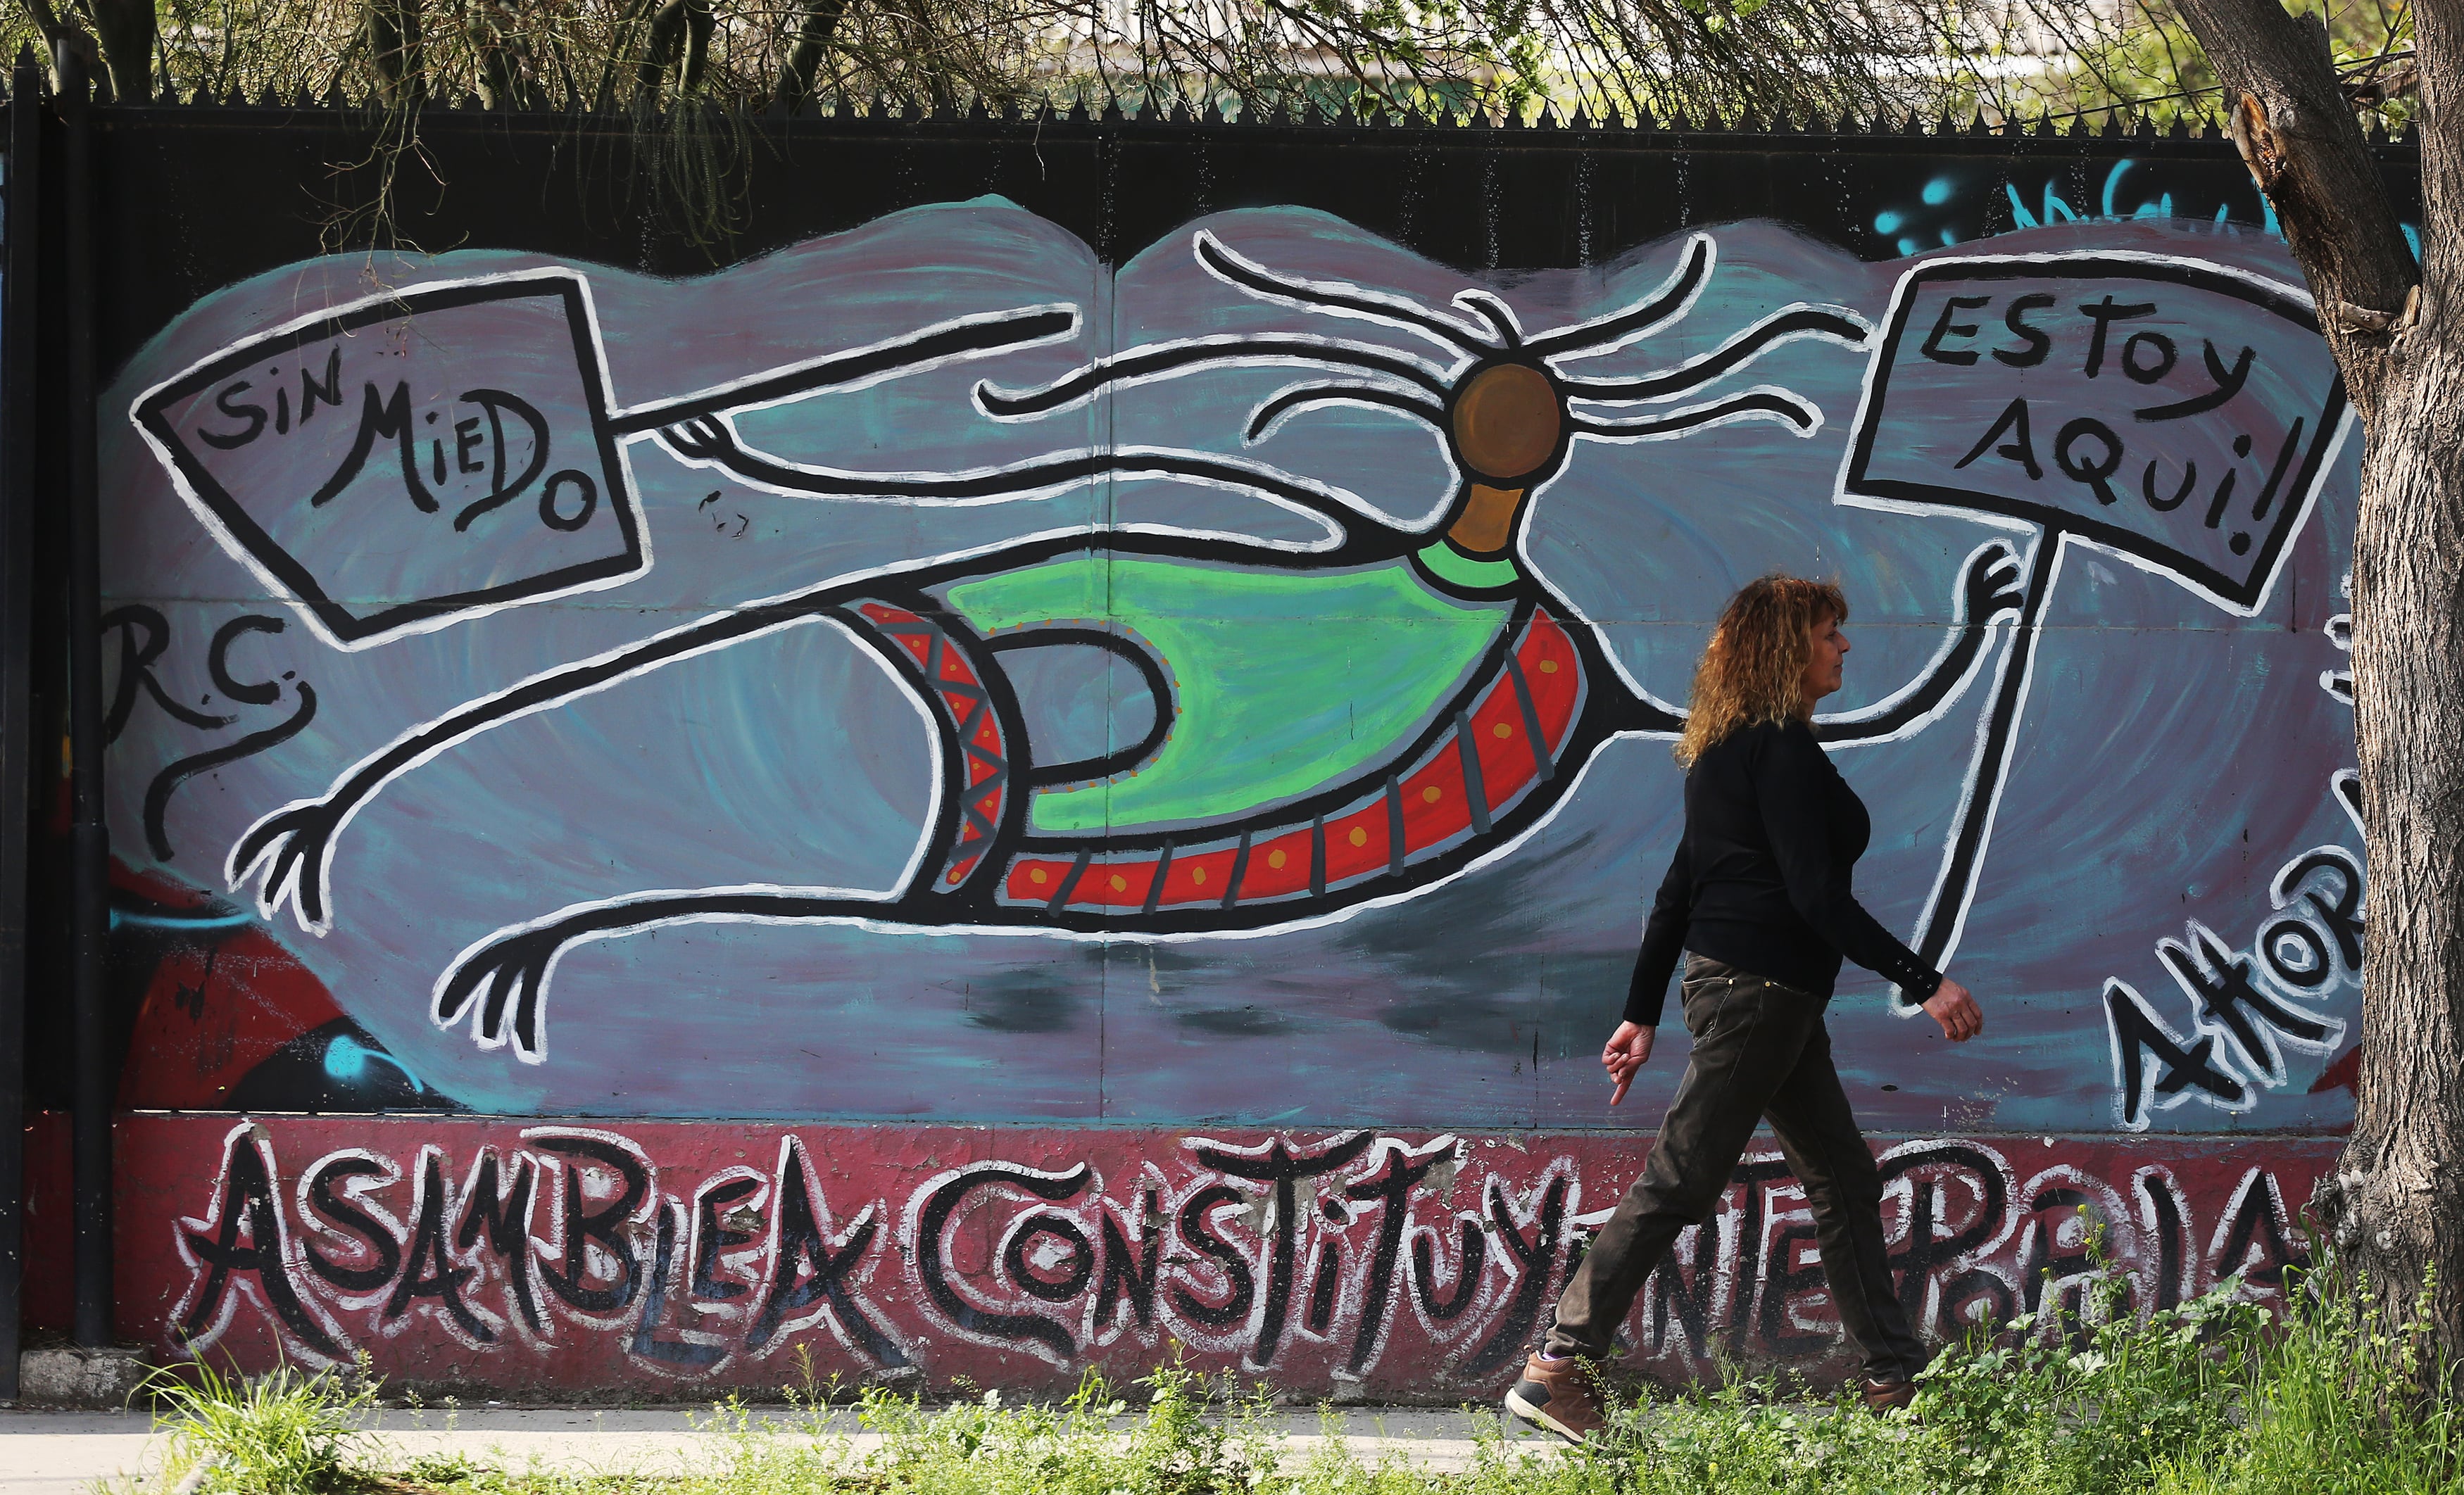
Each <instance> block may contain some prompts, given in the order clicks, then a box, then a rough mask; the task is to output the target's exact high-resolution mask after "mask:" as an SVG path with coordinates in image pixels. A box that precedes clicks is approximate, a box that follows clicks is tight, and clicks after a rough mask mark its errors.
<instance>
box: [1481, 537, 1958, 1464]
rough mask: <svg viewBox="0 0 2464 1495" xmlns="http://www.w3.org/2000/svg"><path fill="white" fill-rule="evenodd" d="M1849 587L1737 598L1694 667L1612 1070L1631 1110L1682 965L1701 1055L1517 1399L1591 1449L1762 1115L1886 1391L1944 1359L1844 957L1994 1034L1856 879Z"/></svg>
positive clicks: (1868, 1371) (1780, 589)
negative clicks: (1861, 1101) (1846, 704)
mask: <svg viewBox="0 0 2464 1495" xmlns="http://www.w3.org/2000/svg"><path fill="white" fill-rule="evenodd" d="M1847 620H1848V603H1847V599H1846V598H1844V597H1842V596H1841V595H1840V592H1839V588H1837V586H1833V585H1829V584H1827V583H1818V582H1806V581H1800V580H1797V579H1796V578H1793V577H1786V576H1768V577H1765V578H1763V579H1762V580H1761V581H1758V582H1755V583H1750V584H1749V585H1748V586H1747V587H1746V588H1745V589H1744V590H1743V591H1740V592H1739V593H1737V595H1736V596H1735V597H1734V598H1732V599H1730V600H1729V603H1728V605H1727V609H1726V610H1725V611H1724V612H1722V613H1721V615H1720V622H1719V625H1718V627H1715V628H1714V629H1713V630H1712V633H1711V643H1710V646H1709V648H1707V649H1705V650H1704V652H1703V662H1702V665H1701V666H1700V667H1699V668H1698V669H1697V670H1696V671H1695V674H1694V695H1693V700H1692V703H1691V706H1690V711H1689V715H1688V716H1687V718H1686V723H1685V734H1684V736H1683V737H1681V738H1680V739H1679V740H1678V743H1677V760H1678V762H1680V763H1681V764H1683V765H1684V767H1685V769H1686V774H1685V828H1684V832H1683V835H1682V836H1681V838H1680V839H1679V841H1678V844H1677V855H1676V857H1675V859H1674V860H1673V861H1671V862H1670V864H1669V867H1668V875H1667V877H1666V878H1664V879H1662V880H1661V885H1660V894H1659V896H1658V898H1656V899H1655V900H1654V901H1653V903H1652V907H1651V918H1650V922H1649V923H1648V924H1647V925H1646V926H1645V928H1644V930H1643V936H1642V954H1641V956H1640V957H1639V959H1637V960H1636V962H1635V969H1634V983H1633V985H1632V987H1631V988H1630V989H1629V990H1628V992H1627V994H1626V1001H1625V1020H1624V1021H1623V1022H1620V1023H1618V1024H1617V1031H1616V1033H1614V1034H1612V1035H1611V1036H1610V1038H1609V1041H1608V1045H1607V1047H1606V1048H1605V1049H1603V1050H1602V1051H1601V1054H1600V1062H1601V1063H1602V1064H1604V1065H1605V1066H1608V1071H1609V1077H1610V1079H1611V1080H1613V1081H1614V1082H1615V1084H1616V1087H1617V1088H1616V1089H1615V1091H1614V1092H1613V1093H1612V1094H1611V1095H1610V1097H1609V1104H1610V1105H1612V1106H1614V1105H1617V1103H1618V1102H1619V1101H1621V1100H1623V1099H1624V1098H1625V1092H1626V1087H1627V1086H1628V1085H1629V1084H1630V1083H1631V1082H1632V1081H1633V1079H1634V1072H1635V1071H1636V1070H1637V1069H1639V1068H1640V1067H1641V1066H1643V1065H1644V1064H1645V1063H1646V1062H1648V1061H1649V1060H1650V1058H1651V1049H1652V1037H1653V1034H1654V1033H1655V1032H1656V1031H1657V1029H1658V1027H1659V1023H1660V1017H1661V1002H1662V1000H1663V999H1664V996H1665V993H1666V989H1667V985H1668V978H1669V977H1670V975H1671V974H1673V973H1674V972H1675V970H1676V967H1677V957H1678V956H1679V955H1680V954H1681V953H1683V954H1684V955H1685V978H1684V980H1683V983H1682V984H1681V986H1680V988H1679V990H1680V1000H1681V1001H1682V1002H1683V1007H1684V1018H1685V1028H1686V1031H1687V1032H1689V1033H1691V1034H1692V1035H1693V1037H1694V1053H1693V1057H1692V1059H1691V1061H1690V1062H1689V1063H1688V1064H1687V1065H1686V1066H1685V1077H1684V1078H1683V1080H1682V1081H1680V1082H1679V1083H1678V1087H1677V1096H1676V1098H1675V1099H1674V1100H1672V1101H1671V1102H1670V1103H1669V1106H1668V1115H1667V1117H1666V1119H1664V1120H1663V1121H1662V1122H1661V1127H1660V1135H1659V1138H1658V1140H1657V1142H1655V1144H1654V1145H1653V1147H1652V1150H1651V1158H1650V1161H1649V1162H1648V1163H1647V1164H1646V1165H1645V1167H1644V1169H1643V1174H1642V1176H1641V1177H1640V1178H1639V1179H1638V1180H1636V1182H1635V1185H1634V1187H1633V1188H1632V1189H1630V1190H1628V1191H1627V1192H1626V1196H1625V1198H1623V1199H1622V1200H1621V1201H1619V1202H1618V1204H1617V1213H1616V1215H1615V1216H1614V1217H1612V1218H1611V1219H1610V1220H1609V1222H1608V1224H1607V1225H1606V1226H1604V1227H1603V1228H1602V1229H1601V1231H1600V1233H1599V1236H1598V1238H1597V1239H1596V1240H1595V1241H1594V1242H1592V1246H1591V1249H1590V1251H1589V1252H1588V1253H1586V1254H1585V1256H1584V1257H1583V1263H1582V1265H1581V1266H1580V1267H1579V1268H1578V1269H1577V1270H1576V1271H1575V1273H1574V1276H1573V1281H1572V1282H1570V1283H1568V1284H1567V1286H1566V1292H1565V1295H1564V1296H1563V1297H1562V1298H1560V1299H1559V1300H1558V1302H1557V1310H1556V1316H1555V1321H1554V1323H1553V1324H1552V1325H1551V1327H1550V1329H1549V1331H1548V1334H1547V1336H1546V1338H1545V1339H1544V1340H1543V1342H1542V1344H1541V1348H1540V1349H1539V1350H1538V1351H1536V1352H1533V1353H1532V1355H1531V1358H1530V1360H1529V1362H1528V1363H1527V1364H1526V1365H1525V1366H1524V1370H1523V1377H1522V1379H1520V1380H1518V1381H1517V1382H1515V1384H1514V1389H1513V1390H1512V1391H1509V1392H1507V1396H1506V1405H1507V1410H1508V1411H1510V1412H1512V1413H1513V1414H1514V1415H1515V1416H1517V1417H1519V1418H1523V1419H1524V1420H1525V1421H1527V1422H1530V1423H1533V1424H1535V1425H1537V1426H1540V1427H1544V1428H1547V1429H1549V1430H1551V1432H1554V1433H1557V1434H1559V1435H1560V1436H1562V1437H1564V1438H1567V1439H1569V1440H1573V1441H1576V1442H1580V1441H1581V1440H1583V1438H1584V1437H1585V1435H1587V1434H1589V1433H1590V1432H1591V1431H1592V1430H1593V1429H1594V1428H1596V1427H1597V1426H1599V1424H1600V1396H1599V1389H1598V1385H1597V1382H1596V1380H1595V1365H1596V1362H1598V1361H1601V1360H1604V1359H1606V1358H1608V1356H1609V1355H1610V1354H1611V1352H1612V1349H1613V1342H1614V1336H1615V1334H1616V1331H1617V1326H1618V1325H1619V1324H1620V1323H1621V1322H1623V1321H1624V1319H1625V1315H1626V1311H1627V1309H1628V1308H1631V1307H1632V1306H1633V1304H1634V1299H1635V1295H1636V1294H1637V1293H1638V1292H1639V1291H1640V1290H1641V1288H1642V1285H1643V1281H1644V1279H1646V1278H1648V1277H1649V1276H1650V1275H1651V1270H1652V1268H1653V1267H1655V1266H1657V1265H1659V1264H1660V1261H1661V1257H1663V1256H1665V1255H1666V1254H1667V1252H1668V1248H1669V1246H1670V1245H1671V1244H1672V1243H1673V1242H1675V1241H1676V1239H1677V1234H1678V1232H1679V1231H1681V1230H1683V1229H1684V1228H1685V1227H1686V1226H1688V1225H1692V1224H1698V1223H1700V1222H1701V1221H1702V1220H1705V1219H1706V1218H1708V1216H1709V1215H1710V1213H1711V1211H1712V1210H1713V1209H1714V1208H1715V1207H1716V1206H1717V1205H1718V1203H1719V1201H1720V1198H1721V1196H1723V1195H1725V1194H1726V1193H1727V1189H1728V1179H1729V1176H1730V1174H1731V1173H1732V1172H1733V1171H1734V1170H1735V1168H1736V1166H1737V1160H1738V1158H1740V1157H1742V1156H1743V1155H1744V1154H1745V1150H1746V1144H1747V1142H1748V1141H1749V1140H1750V1139H1751V1137H1752V1135H1753V1131H1754V1127H1755V1124H1756V1123H1757V1122H1759V1121H1763V1120H1769V1121H1770V1122H1771V1132H1773V1134H1775V1135H1776V1136H1777V1137H1778V1139H1779V1146H1780V1152H1781V1153H1782V1154H1784V1155H1785V1156H1786V1157H1787V1159H1788V1165H1789V1167H1790V1169H1791V1170H1793V1172H1794V1173H1795V1175H1796V1177H1797V1180H1798V1182H1800V1183H1802V1184H1803V1185H1804V1186H1805V1195H1806V1200H1807V1202H1808V1203H1809V1204H1810V1205H1811V1206H1812V1207H1813V1211H1814V1221H1815V1239H1816V1241H1817V1242H1818V1243H1819V1245H1820V1246H1821V1250H1822V1271H1823V1275H1824V1277H1825V1278H1827V1279H1828V1280H1829V1282H1830V1285H1831V1296H1832V1300H1833V1302H1835V1303H1836V1304H1837V1305H1838V1308H1839V1319H1840V1323H1841V1324H1842V1325H1843V1326H1844V1327H1845V1328H1846V1329H1847V1330H1848V1337H1849V1338H1850V1339H1851V1340H1852V1341H1854V1343H1855V1344H1856V1347H1857V1350H1858V1352H1859V1356H1860V1357H1861V1359H1862V1361H1863V1382H1862V1390H1863V1394H1864V1398H1865V1401H1866V1404H1867V1405H1869V1406H1871V1407H1873V1408H1874V1409H1876V1410H1877V1411H1881V1410H1886V1409H1888V1408H1892V1407H1903V1406H1905V1405H1907V1403H1908V1402H1909V1400H1910V1399H1912V1398H1913V1397H1914V1396H1915V1395H1916V1387H1915V1385H1914V1380H1913V1378H1914V1376H1915V1375H1916V1374H1917V1372H1918V1371H1920V1370H1922V1369H1924V1366H1925V1352H1924V1349H1923V1347H1922V1346H1920V1345H1919V1344H1918V1343H1917V1338H1916V1335H1915V1334H1914V1333H1913V1332H1912V1331H1911V1330H1909V1327H1908V1321H1907V1315H1906V1314H1905V1313H1903V1312H1902V1311H1901V1308H1900V1300H1899V1294H1898V1292H1897V1291H1896V1290H1895V1288H1894V1286H1893V1285H1892V1281H1891V1266H1890V1261H1889V1258H1888V1256H1887V1255H1886V1253H1885V1251H1884V1248H1883V1242H1882V1179H1881V1170H1880V1169H1878V1168H1877V1167H1876V1166H1875V1163H1874V1154H1873V1153H1872V1152H1871V1150H1869V1149H1868V1148H1867V1147H1866V1146H1865V1139H1864V1138H1863V1136H1861V1135H1860V1134H1859V1132H1858V1131H1857V1118H1856V1116H1855V1115H1854V1114H1853V1113H1852V1112H1851V1111H1850V1110H1849V1108H1848V1097H1847V1095H1846V1093H1845V1092H1844V1091H1842V1090H1841V1089H1840V1088H1839V1074H1838V1071H1837V1069H1836V1068H1834V1067H1833V1066H1832V1062H1831V1035H1830V1033H1829V1032H1828V1031H1827V1030H1826V1029H1825V1028H1824V1027H1823V1022H1822V1010H1823V1008H1824V1006H1825V1005H1826V1004H1828V1003H1829V1001H1830V1000H1831V988H1832V983H1833V981H1834V980H1836V979H1837V977H1838V975H1839V964H1840V960H1841V957H1842V956H1845V957H1846V958H1848V959H1851V960H1854V961H1856V962H1857V963H1858V964H1859V965H1861V966H1864V967H1866V968H1867V969H1869V970H1872V971H1874V972H1877V973H1879V974H1880V975H1881V976H1884V977H1887V978H1889V979H1890V980H1892V981H1893V982H1895V983H1896V984H1897V985H1898V986H1899V988H1900V989H1901V990H1902V991H1903V992H1904V993H1906V994H1907V996H1908V997H1910V998H1911V999H1916V1000H1923V1001H1924V1003H1925V1011H1926V1013H1928V1014H1929V1015H1931V1017H1932V1018H1933V1020H1934V1021H1935V1022H1938V1023H1940V1024H1941V1025H1942V1031H1943V1036H1944V1037H1946V1038H1947V1039H1949V1040H1950V1041H1951V1042H1952V1043H1966V1042H1967V1041H1968V1040H1969V1039H1971V1038H1974V1037H1975V1036H1976V1035H1977V1033H1978V1032H1979V1031H1980V1030H1981V1029H1982V1028H1983V1027H1984V1025H1985V1020H1984V1018H1983V1016H1982V1015H1981V1014H1980V1013H1979V1012H1978V1011H1977V1008H1976V1002H1975V1000H1974V999H1972V998H1971V997H1969V993H1968V989H1967V988H1966V987H1964V986H1962V985H1960V984H1959V983H1958V982H1957V981H1954V980H1951V979H1949V978H1947V977H1945V976H1944V975H1942V974H1941V973H1940V972H1938V971H1935V970H1932V969H1930V968H1929V967H1927V966H1926V965H1925V962H1924V961H1923V960H1920V959H1919V958H1918V957H1917V956H1916V955H1915V954H1914V953H1913V952H1911V951H1910V950H1909V949H1908V948H1907V947H1906V946H1905V945H1903V944H1901V943H1900V942H1899V940H1898V939H1896V938H1894V937H1893V936H1892V934H1890V932H1889V931H1887V930H1885V929H1884V928H1882V926H1881V924H1879V923H1877V922H1875V919H1874V916H1873V915H1872V914H1870V913H1867V912H1865V911H1864V909H1863V908H1861V907H1860V906H1859V904H1858V902H1857V899H1856V895H1855V893H1854V892H1853V891H1851V889H1850V877H1851V873H1852V872H1853V870H1854V869H1855V868H1856V865H1857V859H1858V858H1859V856H1861V855H1863V854H1864V851H1865V844H1866V841H1867V839H1868V838H1869V836H1870V835H1871V833H1872V829H1873V824H1872V822H1871V821H1870V820H1869V819H1868V818H1867V816H1866V814H1865V805H1864V802H1863V801H1861V800H1859V799H1858V798H1857V793H1856V791H1855V790H1853V789H1851V788H1849V787H1848V783H1847V780H1844V779H1842V778H1840V777H1839V771H1838V770H1837V769H1836V768H1834V767H1832V766H1831V759H1830V758H1828V757H1826V756H1825V755H1824V754H1823V751H1822V748H1821V745H1820V744H1819V743H1818V742H1816V741H1815V737H1814V726H1813V718H1814V705H1815V702H1816V701H1818V700H1820V699H1821V698H1822V697H1823V696H1826V695H1829V694H1830V693H1833V692H1834V691H1837V690H1838V689H1839V682H1840V675H1841V667H1842V664H1843V662H1844V661H1845V659H1846V657H1847V654H1848V638H1847V635H1845V634H1843V633H1841V632H1840V631H1839V626H1840V625H1841V624H1843V623H1845V622H1846V621H1847Z"/></svg>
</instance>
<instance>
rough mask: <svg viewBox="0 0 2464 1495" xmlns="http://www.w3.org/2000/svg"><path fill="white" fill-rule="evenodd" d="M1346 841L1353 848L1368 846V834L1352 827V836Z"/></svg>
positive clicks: (1361, 829) (1364, 830)
mask: <svg viewBox="0 0 2464 1495" xmlns="http://www.w3.org/2000/svg"><path fill="white" fill-rule="evenodd" d="M1348 839H1349V840H1350V841H1351V842H1352V844H1353V846H1367V845H1369V832H1368V831H1367V830H1366V829H1365V828H1363V827H1361V826H1358V825H1354V826H1353V827H1352V835H1351V836H1350V837H1349V838H1348Z"/></svg>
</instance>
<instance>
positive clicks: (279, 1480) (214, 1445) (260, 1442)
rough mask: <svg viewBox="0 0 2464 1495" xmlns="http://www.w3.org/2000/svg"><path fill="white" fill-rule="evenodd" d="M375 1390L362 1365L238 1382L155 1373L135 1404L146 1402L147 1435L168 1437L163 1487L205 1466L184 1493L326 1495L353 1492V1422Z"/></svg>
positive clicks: (357, 1441) (288, 1369)
mask: <svg viewBox="0 0 2464 1495" xmlns="http://www.w3.org/2000/svg"><path fill="white" fill-rule="evenodd" d="M376 1391H377V1388H376V1383H375V1381H374V1380H372V1379H371V1378H370V1377H369V1376H368V1375H367V1374H366V1372H365V1368H364V1366H355V1367H353V1368H352V1369H351V1370H350V1371H348V1372H325V1373H321V1374H311V1373H306V1372H302V1371H301V1370H299V1369H298V1368H297V1367H296V1366H290V1365H284V1366H279V1367H277V1368H276V1369H275V1370H274V1371H273V1372H272V1373H271V1374H266V1375H258V1376H248V1377H243V1376H240V1375H237V1374H224V1373H222V1372H220V1371H217V1370H215V1369H214V1368H213V1367H212V1366H210V1365H206V1364H202V1363H200V1364H197V1365H194V1366H188V1367H184V1368H183V1369H182V1371H181V1372H180V1373H179V1374H173V1373H171V1372H168V1371H157V1372H155V1373H154V1374H151V1375H149V1376H147V1377H146V1379H145V1382H144V1383H143V1385H142V1386H141V1387H140V1388H139V1395H141V1396H144V1395H149V1394H150V1395H151V1396H152V1398H153V1400H154V1405H155V1414H154V1426H155V1430H156V1431H157V1432H161V1433H165V1434H167V1435H168V1437H169V1446H168V1448H167V1450H166V1452H165V1457H164V1461H163V1479H164V1482H165V1487H166V1488H176V1487H178V1486H179V1484H181V1483H182V1482H183V1481H185V1480H187V1477H188V1476H189V1475H190V1474H191V1473H192V1472H193V1471H195V1469H196V1466H197V1465H198V1463H200V1462H210V1467H209V1469H208V1470H206V1471H205V1475H204V1478H203V1479H202V1480H201V1481H199V1482H197V1484H196V1485H195V1486H192V1487H201V1488H203V1489H207V1490H232V1491H240V1490H245V1491H247V1492H249V1495H331V1492H335V1491H340V1490H348V1489H354V1488H356V1487H358V1486H359V1485H360V1484H362V1483H363V1481H362V1480H361V1478H360V1476H359V1475H358V1474H357V1473H355V1471H354V1465H355V1462H356V1461H355V1460H354V1458H353V1455H354V1454H355V1453H357V1452H358V1451H359V1450H360V1448H361V1447H362V1446H363V1440H364V1439H365V1437H366V1435H365V1433H364V1432H363V1430H362V1428H363V1419H364V1418H366V1416H367V1414H368V1413H369V1412H370V1411H371V1409H373V1408H374V1407H375V1405H376Z"/></svg>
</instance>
